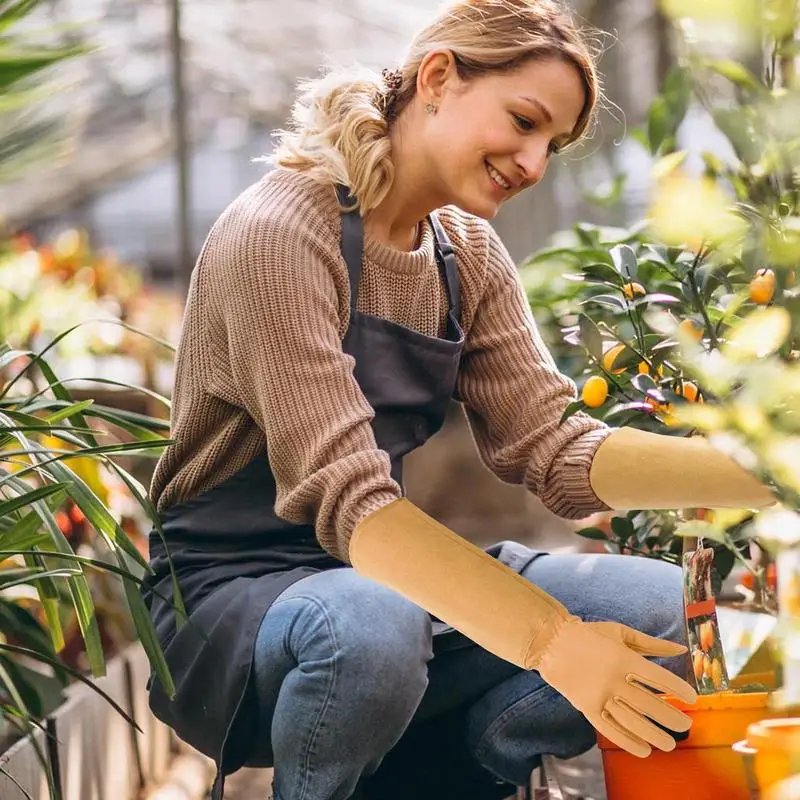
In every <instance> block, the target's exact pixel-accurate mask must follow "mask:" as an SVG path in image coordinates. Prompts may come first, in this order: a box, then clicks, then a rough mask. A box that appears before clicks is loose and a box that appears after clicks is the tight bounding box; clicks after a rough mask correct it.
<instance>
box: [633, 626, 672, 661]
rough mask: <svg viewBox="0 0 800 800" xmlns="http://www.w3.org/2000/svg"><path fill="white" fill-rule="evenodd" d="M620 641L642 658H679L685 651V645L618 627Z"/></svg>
mask: <svg viewBox="0 0 800 800" xmlns="http://www.w3.org/2000/svg"><path fill="white" fill-rule="evenodd" d="M620 628H621V629H622V641H623V642H624V643H625V645H626V647H629V648H630V649H631V650H633V651H634V652H636V653H639V654H640V655H643V656H664V657H667V656H679V655H681V654H682V653H685V652H686V651H687V647H686V645H683V644H678V643H677V642H670V641H668V640H667V639H658V638H656V637H655V636H648V634H646V633H642V632H641V631H637V630H636V629H635V628H629V627H628V626H627V625H620Z"/></svg>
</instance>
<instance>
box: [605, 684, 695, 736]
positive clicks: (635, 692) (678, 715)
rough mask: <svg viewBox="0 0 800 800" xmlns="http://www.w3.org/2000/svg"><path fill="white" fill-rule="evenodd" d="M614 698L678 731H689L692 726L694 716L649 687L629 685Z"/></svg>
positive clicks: (654, 720) (660, 723)
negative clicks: (673, 704) (655, 693)
mask: <svg viewBox="0 0 800 800" xmlns="http://www.w3.org/2000/svg"><path fill="white" fill-rule="evenodd" d="M614 699H615V700H622V701H624V702H625V703H626V704H627V705H628V706H630V707H631V708H633V709H634V710H635V711H637V712H638V713H640V714H642V715H643V716H645V717H649V718H650V719H651V720H653V722H656V723H658V724H659V725H663V726H664V727H665V728H669V730H671V731H675V732H676V733H683V731H688V730H689V728H691V726H692V718H691V717H690V716H689V715H688V714H684V713H683V711H680V710H678V709H677V708H674V707H673V706H671V705H670V704H669V703H668V702H667V701H666V700H663V699H661V698H660V697H659V696H657V695H654V694H653V693H652V692H651V691H650V690H649V689H643V688H642V687H640V686H629V685H628V686H625V690H624V691H623V692H621V693H620V694H618V695H615V696H614Z"/></svg>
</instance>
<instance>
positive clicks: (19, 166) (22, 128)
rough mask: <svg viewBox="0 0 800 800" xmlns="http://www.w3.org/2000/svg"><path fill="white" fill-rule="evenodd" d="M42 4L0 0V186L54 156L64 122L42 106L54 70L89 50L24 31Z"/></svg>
mask: <svg viewBox="0 0 800 800" xmlns="http://www.w3.org/2000/svg"><path fill="white" fill-rule="evenodd" d="M43 5H44V2H43V0H0V131H2V133H0V183H3V182H7V181H10V180H13V179H16V178H18V177H20V176H21V175H22V174H23V173H24V171H25V170H27V169H30V168H31V167H32V166H34V165H35V164H37V163H39V162H41V161H42V160H43V159H47V158H49V157H52V156H53V155H55V154H56V153H57V152H58V146H59V143H60V137H61V132H62V121H61V120H60V119H58V118H54V117H53V116H52V114H50V113H49V112H48V111H47V110H46V108H45V105H44V103H43V101H44V100H45V99H46V98H47V97H48V96H49V94H50V93H51V92H52V91H53V87H51V86H49V85H48V80H49V79H50V78H51V70H52V68H53V67H56V66H58V65H60V64H63V63H64V62H66V61H68V60H71V59H74V58H75V57H77V56H80V55H82V54H84V53H86V52H87V49H86V48H85V47H83V46H77V45H63V44H59V43H55V44H54V43H53V42H52V39H53V35H52V32H47V31H45V32H37V33H32V32H27V31H28V28H26V26H25V23H26V22H27V21H29V19H30V18H31V16H32V15H33V14H34V13H35V12H36V11H37V9H38V7H39V6H43ZM23 29H24V30H25V31H26V32H22V31H23Z"/></svg>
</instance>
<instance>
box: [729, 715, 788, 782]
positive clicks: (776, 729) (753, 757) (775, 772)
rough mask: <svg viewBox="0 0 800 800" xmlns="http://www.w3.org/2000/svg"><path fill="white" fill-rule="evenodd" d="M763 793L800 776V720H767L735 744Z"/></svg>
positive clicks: (754, 725)
mask: <svg viewBox="0 0 800 800" xmlns="http://www.w3.org/2000/svg"><path fill="white" fill-rule="evenodd" d="M733 749H734V751H735V752H737V753H738V754H739V755H740V756H741V757H742V758H743V759H744V765H745V769H746V770H747V772H748V773H749V775H750V776H751V780H752V781H753V784H754V785H755V786H757V787H758V790H759V791H760V792H765V790H767V789H770V788H771V787H774V786H775V785H776V784H778V783H780V782H781V781H785V780H787V779H788V778H791V777H793V776H795V775H798V774H800V718H798V717H793V718H776V719H764V720H761V721H760V722H755V723H753V724H752V725H750V726H749V727H748V728H747V737H746V738H745V739H742V741H740V742H736V744H734V745H733Z"/></svg>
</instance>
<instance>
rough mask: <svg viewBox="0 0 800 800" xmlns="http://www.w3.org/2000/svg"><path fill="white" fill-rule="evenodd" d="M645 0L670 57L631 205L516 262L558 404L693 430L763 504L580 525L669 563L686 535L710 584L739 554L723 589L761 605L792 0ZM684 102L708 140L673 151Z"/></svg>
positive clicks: (771, 594) (789, 375)
mask: <svg viewBox="0 0 800 800" xmlns="http://www.w3.org/2000/svg"><path fill="white" fill-rule="evenodd" d="M662 8H663V10H664V11H665V12H666V14H667V15H668V16H669V18H670V20H671V23H672V25H673V27H674V31H675V34H676V37H677V40H678V42H679V54H680V57H679V60H678V64H677V66H676V67H674V68H673V69H672V70H671V72H670V73H669V74H668V75H667V77H666V80H665V82H664V87H663V91H662V92H661V94H660V95H659V96H657V97H656V98H655V99H654V100H653V102H652V103H651V105H650V108H649V112H648V118H647V122H646V125H644V126H643V127H642V128H640V129H637V130H635V131H633V133H632V138H633V139H634V140H635V141H636V142H638V143H639V146H641V147H642V148H644V149H645V150H646V152H647V154H648V155H649V156H651V157H652V158H653V159H654V166H653V170H652V176H651V182H652V189H653V191H652V203H651V205H650V208H649V211H648V214H647V218H646V219H645V220H644V221H643V222H642V223H640V224H638V225H635V226H632V227H628V228H624V229H623V228H604V227H599V226H593V225H588V224H581V225H578V226H575V227H574V228H573V229H571V230H569V231H565V232H562V233H560V234H558V235H557V236H556V237H555V238H554V240H553V242H552V243H551V246H549V247H548V248H547V249H545V250H541V251H538V252H536V253H535V254H534V255H532V256H531V257H530V258H529V259H527V260H526V261H525V262H524V263H523V264H522V272H523V277H524V280H525V282H526V286H527V288H528V293H529V299H530V301H531V305H532V308H533V310H534V313H535V315H536V317H537V319H539V320H544V324H545V327H546V328H547V330H546V335H547V337H548V338H549V340H550V343H551V345H552V346H553V347H554V350H555V352H556V355H557V357H558V359H559V363H560V364H561V365H562V367H563V368H564V369H565V370H566V371H567V372H569V374H571V375H572V376H573V377H574V379H575V380H576V382H578V384H579V387H580V391H581V397H580V400H579V402H577V403H576V404H574V405H573V406H572V407H571V408H570V409H568V412H567V414H571V413H575V412H576V411H578V410H582V411H586V412H588V413H590V414H592V415H593V416H596V417H599V418H602V419H605V420H606V421H607V422H608V423H609V424H612V425H623V424H624V425H632V426H635V427H638V428H642V429H645V430H652V431H659V432H662V433H667V434H670V435H676V436H686V435H692V434H697V433H700V434H702V435H705V436H708V437H709V439H710V440H711V441H712V442H713V443H714V444H715V445H717V446H719V447H720V448H722V449H724V450H725V451H726V452H728V453H730V454H731V455H732V456H733V457H734V458H736V459H737V460H738V461H739V462H740V463H742V464H743V465H744V466H745V467H747V468H748V469H750V470H752V471H753V472H754V473H756V474H757V475H759V477H760V478H762V479H763V480H765V481H766V482H767V483H768V484H769V485H770V486H771V487H772V489H773V491H774V493H775V497H776V500H777V501H778V502H779V503H780V505H779V506H777V507H776V509H773V510H769V511H766V512H763V513H761V514H760V515H757V516H756V515H753V514H752V513H750V512H749V511H748V510H744V509H743V510H739V511H735V510H720V509H686V510H683V511H680V512H651V511H644V510H639V511H632V512H630V513H628V514H625V515H624V516H623V515H620V516H613V517H611V518H610V519H609V520H608V524H607V525H602V526H600V527H591V528H587V529H584V530H582V531H581V533H582V534H583V535H584V536H586V537H589V538H593V539H597V540H598V541H602V542H603V544H604V546H605V548H606V549H608V550H610V551H612V552H624V553H634V554H638V555H644V556H647V557H656V558H662V559H665V560H668V561H673V562H676V563H680V556H681V553H682V552H683V551H684V550H685V549H687V548H689V547H694V546H695V544H696V543H697V541H698V540H702V541H703V542H705V543H707V544H709V545H711V546H713V547H714V548H715V550H716V558H715V567H716V575H715V578H716V584H717V588H719V584H720V582H721V581H722V580H723V579H724V578H726V577H727V576H728V574H729V573H730V572H731V570H732V568H733V567H734V565H735V564H738V565H739V567H740V568H741V569H742V570H744V573H743V579H742V581H741V583H740V585H739V586H738V587H737V588H738V590H739V592H740V593H741V594H743V595H744V596H745V597H746V598H747V600H748V601H750V602H752V603H753V604H755V605H756V606H758V607H763V608H767V609H770V610H772V611H774V610H775V609H776V600H775V588H776V587H775V569H774V566H773V567H772V568H771V567H770V565H771V564H772V563H773V562H774V558H775V554H776V543H779V546H778V549H785V548H789V547H792V546H793V545H794V544H795V543H796V542H797V540H798V539H800V519H798V516H797V513H796V512H797V509H798V505H799V504H798V500H799V499H800V435H798V434H799V433H800V421H799V419H798V410H800V383H799V382H798V381H799V380H800V365H799V364H798V363H797V360H798V356H799V355H800V353H798V344H797V342H798V339H799V338H800V289H798V285H797V276H796V267H797V264H798V261H799V260H800V208H799V207H798V203H799V202H800V194H798V180H799V179H800V162H799V161H798V159H799V158H800V137H798V132H797V125H796V124H795V123H794V122H793V121H792V120H794V119H796V115H797V112H798V110H800V91H798V90H799V89H800V87H798V85H797V80H796V75H795V68H794V61H795V56H796V54H797V51H798V41H797V38H796V36H795V31H796V28H797V22H798V20H797V4H796V2H794V1H793V0H766V1H765V2H754V1H753V2H750V0H737V2H731V3H727V2H726V3H721V2H720V3H717V2H708V3H700V4H698V3H687V2H681V1H679V0H670V1H669V2H664V3H662ZM695 105H699V106H700V107H702V108H703V109H704V110H705V111H706V112H707V114H708V115H709V117H710V119H712V120H713V121H714V123H715V125H716V128H717V129H718V132H719V133H720V134H721V135H722V136H724V139H725V146H724V147H720V148H715V149H714V151H713V152H703V153H701V154H699V155H695V156H693V157H691V158H690V157H689V155H690V154H689V153H688V152H687V151H685V150H681V149H678V146H677V141H678V131H679V128H680V126H681V124H682V122H683V120H684V118H685V117H686V115H687V112H688V111H689V109H690V108H691V107H692V106H695ZM556 276H558V278H557V279H556V280H554V279H555V278H556ZM684 539H688V542H686V543H685V542H684V541H683V540H684ZM770 554H771V555H770Z"/></svg>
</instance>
